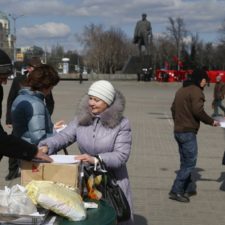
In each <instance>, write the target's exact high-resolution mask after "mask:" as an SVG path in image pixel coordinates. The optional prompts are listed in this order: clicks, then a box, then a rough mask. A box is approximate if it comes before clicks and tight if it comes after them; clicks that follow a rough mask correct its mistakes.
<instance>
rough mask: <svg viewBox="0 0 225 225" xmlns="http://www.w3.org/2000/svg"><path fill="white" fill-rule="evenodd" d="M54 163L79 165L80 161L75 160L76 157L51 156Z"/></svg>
mask: <svg viewBox="0 0 225 225" xmlns="http://www.w3.org/2000/svg"><path fill="white" fill-rule="evenodd" d="M49 157H50V158H52V160H53V163H79V162H80V160H76V159H75V155H50V156H49Z"/></svg>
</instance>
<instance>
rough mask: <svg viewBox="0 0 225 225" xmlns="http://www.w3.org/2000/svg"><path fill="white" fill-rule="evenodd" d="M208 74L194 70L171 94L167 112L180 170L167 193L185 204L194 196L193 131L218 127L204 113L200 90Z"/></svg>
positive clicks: (195, 144)
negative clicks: (201, 125) (176, 145)
mask: <svg viewBox="0 0 225 225" xmlns="http://www.w3.org/2000/svg"><path fill="white" fill-rule="evenodd" d="M207 80H208V75H207V73H206V71H205V70H201V69H197V70H194V71H193V73H192V75H191V78H190V80H187V81H185V82H184V83H183V87H182V88H180V89H179V90H178V91H177V92H176V95H175V98H174V101H173V103H172V107H171V111H172V117H173V120H174V137H175V140H176V141H177V144H178V147H179V154H180V169H179V171H178V173H177V176H176V179H175V181H174V184H173V186H172V189H171V191H170V193H169V196H170V199H173V200H177V201H180V202H189V201H190V199H189V197H190V196H192V195H195V194H196V193H197V192H196V184H195V183H194V182H193V181H192V179H191V173H192V171H193V170H194V168H195V166H196V162H197V153H198V146H197V136H196V135H197V132H198V130H199V128H200V122H203V123H205V124H208V125H211V126H219V122H218V121H215V120H213V119H212V118H211V117H210V116H208V114H207V113H206V112H205V111H204V101H205V96H204V94H203V89H204V87H205V85H206V84H207Z"/></svg>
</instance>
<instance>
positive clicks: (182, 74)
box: [155, 69, 225, 83]
mask: <svg viewBox="0 0 225 225" xmlns="http://www.w3.org/2000/svg"><path fill="white" fill-rule="evenodd" d="M191 73H192V70H179V71H178V70H165V69H160V70H156V74H155V77H156V80H157V81H162V82H175V81H183V80H185V79H186V78H187V76H188V75H190V74H191ZM207 73H208V76H209V78H210V83H215V82H216V77H217V76H218V75H220V76H221V78H222V82H225V70H209V71H207Z"/></svg>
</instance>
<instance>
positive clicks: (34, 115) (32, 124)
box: [11, 88, 53, 145]
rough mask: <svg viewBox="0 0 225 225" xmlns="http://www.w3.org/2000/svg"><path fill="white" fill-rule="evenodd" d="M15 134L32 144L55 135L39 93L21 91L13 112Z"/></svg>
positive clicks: (24, 89)
mask: <svg viewBox="0 0 225 225" xmlns="http://www.w3.org/2000/svg"><path fill="white" fill-rule="evenodd" d="M11 116H12V125H13V134H14V135H15V136H17V137H20V138H22V139H24V140H25V141H28V142H29V143H32V144H36V145H37V144H38V143H39V141H40V140H42V139H45V138H46V137H49V136H51V135H52V133H53V123H52V121H51V117H50V114H49V112H48V110H47V108H46V106H45V103H44V95H43V93H41V92H39V91H31V90H29V89H28V88H23V89H21V90H20V91H19V95H18V96H17V97H16V99H15V100H14V102H13V104H12V110H11Z"/></svg>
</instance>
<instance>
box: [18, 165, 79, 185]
mask: <svg viewBox="0 0 225 225" xmlns="http://www.w3.org/2000/svg"><path fill="white" fill-rule="evenodd" d="M78 177H79V164H78V163H74V164H61V163H37V162H29V161H22V162H21V185H23V186H25V185H27V184H28V183H29V182H30V181H32V180H48V181H54V182H58V183H63V184H65V185H69V186H71V187H74V188H77V187H78Z"/></svg>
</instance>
